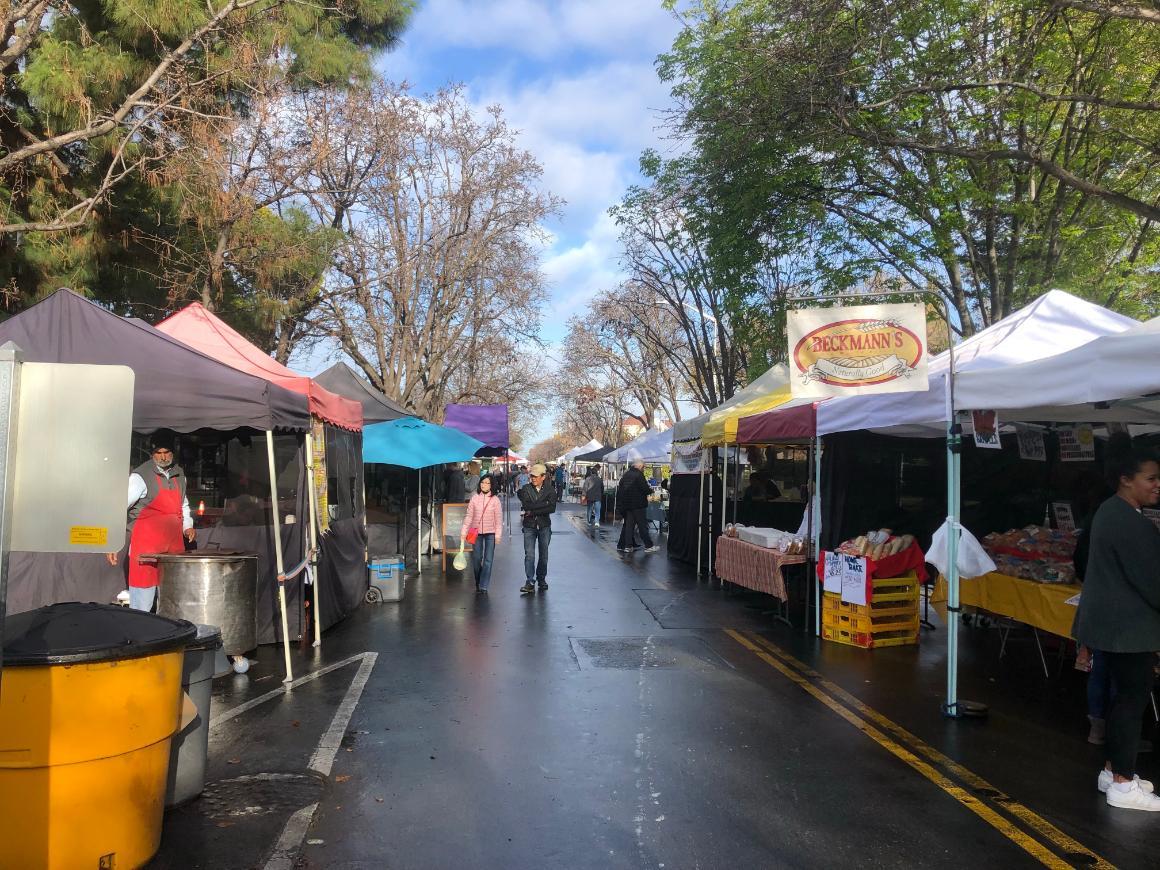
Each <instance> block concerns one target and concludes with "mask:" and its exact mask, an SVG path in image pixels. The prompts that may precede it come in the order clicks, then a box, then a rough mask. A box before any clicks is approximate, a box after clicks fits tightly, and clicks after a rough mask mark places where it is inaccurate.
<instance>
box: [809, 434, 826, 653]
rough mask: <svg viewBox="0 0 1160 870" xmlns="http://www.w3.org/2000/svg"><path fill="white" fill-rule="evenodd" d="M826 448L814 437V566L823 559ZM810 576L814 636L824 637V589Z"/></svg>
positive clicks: (812, 508) (812, 494)
mask: <svg viewBox="0 0 1160 870" xmlns="http://www.w3.org/2000/svg"><path fill="white" fill-rule="evenodd" d="M824 451H825V447H824V446H823V445H822V436H821V435H814V491H813V492H812V493H811V494H810V522H811V524H813V527H812V531H811V532H810V546H811V548H812V549H813V559H814V565H816V564H817V562H818V560H819V559H821V558H822V512H821V510H820V508H821V504H822V453H823V452H824ZM814 499H817V502H818V507H819V510H818V516H817V520H818V521H817V523H813V520H814ZM810 576H811V579H812V582H813V584H814V587H815V589H816V592H815V598H816V599H817V602H816V604H817V606H816V607H815V608H814V635H815V637H821V636H822V587H821V584H820V583H818V579H817V574H815V573H813V571H812V570H811V572H810Z"/></svg>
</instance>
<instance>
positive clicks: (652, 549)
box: [644, 544, 661, 553]
mask: <svg viewBox="0 0 1160 870" xmlns="http://www.w3.org/2000/svg"><path fill="white" fill-rule="evenodd" d="M660 549H661V548H660V547H658V546H657V545H656V544H653V545H652V546H651V547H645V548H644V551H645V552H646V553H659V552H660Z"/></svg>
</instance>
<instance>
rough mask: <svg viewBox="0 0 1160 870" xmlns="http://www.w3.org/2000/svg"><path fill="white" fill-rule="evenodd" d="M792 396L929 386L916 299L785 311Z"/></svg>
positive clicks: (923, 333)
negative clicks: (906, 302) (914, 300)
mask: <svg viewBox="0 0 1160 870" xmlns="http://www.w3.org/2000/svg"><path fill="white" fill-rule="evenodd" d="M786 322H787V330H788V333H789V347H790V348H791V349H792V352H791V360H790V369H791V385H790V386H791V391H792V393H793V395H794V396H795V397H803V396H851V395H858V394H861V393H904V392H913V391H919V390H925V389H927V388H928V385H927V378H926V363H927V359H926V358H927V348H926V310H925V309H924V308H923V306H922V305H920V304H894V305H855V306H847V307H843V308H803V309H799V310H797V311H790V312H788V314H787V321H786Z"/></svg>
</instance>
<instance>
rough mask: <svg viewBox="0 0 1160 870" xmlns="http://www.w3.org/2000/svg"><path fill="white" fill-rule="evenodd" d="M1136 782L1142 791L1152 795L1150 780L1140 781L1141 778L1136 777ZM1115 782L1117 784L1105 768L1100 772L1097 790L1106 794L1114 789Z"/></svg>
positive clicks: (1097, 779)
mask: <svg viewBox="0 0 1160 870" xmlns="http://www.w3.org/2000/svg"><path fill="white" fill-rule="evenodd" d="M1134 781H1135V783H1136V785H1138V786H1140V790H1141V791H1146V792H1147V793H1148V794H1152V791H1153V785H1152V783H1150V782H1148V780H1146V779H1140V777H1139V776H1136V777H1135V779H1134ZM1113 782H1115V780H1114V779H1113V778H1112V772H1111V771H1110V770H1108V769H1107V768H1106V767H1105V768H1104V769H1103V770H1101V771H1100V775H1099V776H1098V777H1097V778H1096V788H1098V789H1099V790H1100V791H1101V792H1103V793H1105V794H1106V793H1107V790H1108V789H1109V788H1111V787H1112V783H1113Z"/></svg>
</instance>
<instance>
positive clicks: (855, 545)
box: [838, 529, 914, 561]
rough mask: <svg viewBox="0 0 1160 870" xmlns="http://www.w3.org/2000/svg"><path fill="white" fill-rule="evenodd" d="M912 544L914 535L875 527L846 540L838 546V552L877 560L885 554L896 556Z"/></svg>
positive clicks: (884, 556) (885, 555)
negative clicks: (896, 533) (898, 533)
mask: <svg viewBox="0 0 1160 870" xmlns="http://www.w3.org/2000/svg"><path fill="white" fill-rule="evenodd" d="M913 544H914V535H897V536H895V535H894V534H893V530H892V529H875V530H873V531H870V532H867V533H866V534H864V535H859V536H858V537H856V538H854V539H852V540H849V541H846V542H845V543H844V544H842V545H841V546H840V547H838V552H839V553H842V554H844V555H847V556H865V557H867V558H869V559H873V560H875V561H878V560H879V559H884V558H886V557H887V556H897V555H898V554H899V553H901V552H903V551H905V550H907V549H908V548H910V547H911V546H912V545H913Z"/></svg>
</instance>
